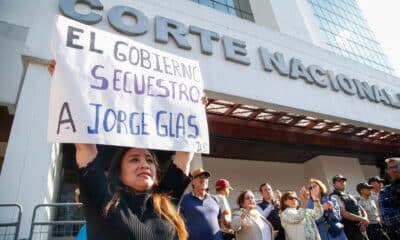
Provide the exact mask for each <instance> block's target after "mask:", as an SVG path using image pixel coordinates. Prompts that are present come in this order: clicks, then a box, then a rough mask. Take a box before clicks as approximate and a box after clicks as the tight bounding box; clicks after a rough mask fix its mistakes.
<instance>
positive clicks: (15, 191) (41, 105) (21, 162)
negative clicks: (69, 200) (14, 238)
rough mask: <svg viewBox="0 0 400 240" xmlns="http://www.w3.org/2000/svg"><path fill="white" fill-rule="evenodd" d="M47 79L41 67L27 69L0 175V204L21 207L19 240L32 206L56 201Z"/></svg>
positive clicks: (57, 167)
mask: <svg viewBox="0 0 400 240" xmlns="http://www.w3.org/2000/svg"><path fill="white" fill-rule="evenodd" d="M49 80H50V77H49V75H48V73H47V69H46V68H45V66H42V65H38V64H29V65H28V66H27V71H26V75H25V80H24V85H23V88H22V90H21V97H20V99H19V102H18V106H17V109H16V113H15V118H14V123H13V126H12V130H11V136H10V139H9V142H8V147H7V151H6V155H5V161H4V163H3V168H2V172H1V175H0V192H1V193H2V194H0V203H19V204H21V205H22V207H23V215H22V222H21V230H20V233H21V234H20V237H21V238H26V237H28V233H29V229H30V223H31V219H32V213H33V209H34V207H35V206H36V205H38V204H41V203H51V202H54V201H56V197H57V192H58V184H59V178H60V177H59V175H60V174H59V172H60V167H61V164H60V163H61V161H60V158H59V152H60V149H59V147H58V146H57V145H52V144H50V143H48V142H47V115H48V108H47V105H48V98H49V91H50V89H49V86H50V85H49ZM0 216H2V218H7V217H11V216H6V215H3V214H1V212H0Z"/></svg>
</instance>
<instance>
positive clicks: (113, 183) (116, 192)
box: [103, 147, 188, 239]
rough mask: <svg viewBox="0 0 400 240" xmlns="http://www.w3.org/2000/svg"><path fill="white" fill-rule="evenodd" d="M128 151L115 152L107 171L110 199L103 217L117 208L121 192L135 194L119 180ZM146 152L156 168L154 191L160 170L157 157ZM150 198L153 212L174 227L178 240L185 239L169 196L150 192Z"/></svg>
mask: <svg viewBox="0 0 400 240" xmlns="http://www.w3.org/2000/svg"><path fill="white" fill-rule="evenodd" d="M130 149H131V148H127V147H123V148H120V149H119V150H117V152H116V153H115V155H114V157H113V160H112V162H111V165H110V168H109V170H108V184H107V191H108V193H109V194H110V196H112V197H111V200H110V201H109V202H108V203H107V204H106V205H105V206H104V209H103V214H104V216H107V214H108V213H109V211H110V210H111V209H112V208H114V209H115V208H117V207H118V205H119V204H120V201H121V195H122V193H123V192H130V193H134V192H135V190H134V189H132V188H130V187H128V186H126V185H125V184H123V183H122V181H121V180H120V174H121V165H122V159H123V158H124V156H125V154H126V153H127V152H128V151H129V150H130ZM147 151H148V152H149V153H150V155H151V156H152V158H153V160H154V165H155V167H156V180H155V183H154V186H153V189H152V190H154V189H155V187H156V186H157V185H158V183H159V181H160V169H159V164H158V158H157V155H156V154H155V153H154V152H153V151H151V150H149V149H147ZM152 197H153V205H154V210H155V211H156V212H157V213H158V214H159V215H160V216H162V217H164V218H165V219H166V220H167V221H168V222H170V223H171V224H172V225H174V226H175V228H176V231H177V232H178V235H179V239H187V238H188V233H187V231H186V228H185V223H184V221H183V219H182V217H181V216H180V215H179V213H178V211H177V210H176V208H175V206H174V205H173V204H172V203H171V201H170V198H169V196H167V195H165V194H161V193H157V192H152Z"/></svg>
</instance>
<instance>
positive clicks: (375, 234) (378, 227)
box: [357, 183, 388, 240]
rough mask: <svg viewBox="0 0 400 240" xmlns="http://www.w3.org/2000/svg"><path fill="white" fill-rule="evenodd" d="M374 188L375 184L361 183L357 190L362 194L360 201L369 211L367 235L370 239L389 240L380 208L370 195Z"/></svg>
mask: <svg viewBox="0 0 400 240" xmlns="http://www.w3.org/2000/svg"><path fill="white" fill-rule="evenodd" d="M373 188H374V186H372V185H369V184H367V183H359V184H358V185H357V192H358V193H359V194H360V196H361V197H360V200H358V203H359V204H360V206H361V207H363V208H364V210H365V211H366V212H367V216H368V220H369V224H368V227H367V235H368V238H369V240H388V237H387V234H386V232H385V230H384V229H383V227H382V224H381V219H380V217H379V212H378V208H377V206H376V204H375V201H374V200H373V199H371V197H370V196H371V192H372V189H373Z"/></svg>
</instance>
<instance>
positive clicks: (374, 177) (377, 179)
mask: <svg viewBox="0 0 400 240" xmlns="http://www.w3.org/2000/svg"><path fill="white" fill-rule="evenodd" d="M371 182H381V183H383V182H385V180H383V179H382V178H380V177H379V176H373V177H370V178H369V179H368V184H371Z"/></svg>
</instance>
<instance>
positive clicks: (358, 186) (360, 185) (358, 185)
mask: <svg viewBox="0 0 400 240" xmlns="http://www.w3.org/2000/svg"><path fill="white" fill-rule="evenodd" d="M366 188H368V189H372V188H374V186H371V185H369V184H368V183H365V182H363V183H359V184H357V192H358V193H360V192H361V190H362V189H366Z"/></svg>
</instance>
